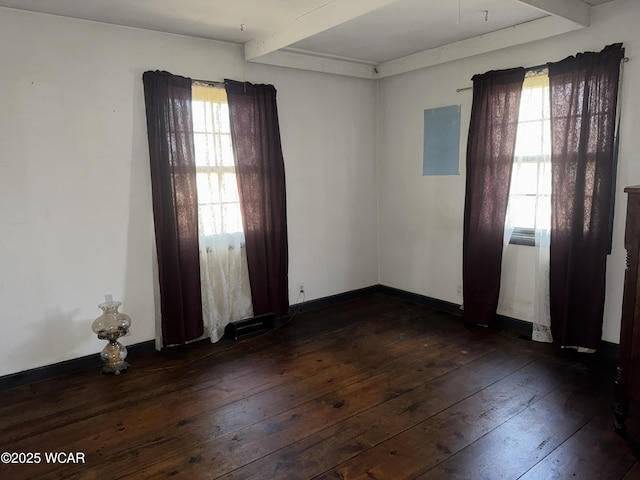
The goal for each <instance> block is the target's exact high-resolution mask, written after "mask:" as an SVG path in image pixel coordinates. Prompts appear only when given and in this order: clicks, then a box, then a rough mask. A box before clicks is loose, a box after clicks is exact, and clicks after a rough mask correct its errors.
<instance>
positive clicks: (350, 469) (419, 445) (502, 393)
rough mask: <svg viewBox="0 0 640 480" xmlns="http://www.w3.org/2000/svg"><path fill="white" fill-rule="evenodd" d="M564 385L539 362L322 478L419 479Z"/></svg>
mask: <svg viewBox="0 0 640 480" xmlns="http://www.w3.org/2000/svg"><path fill="white" fill-rule="evenodd" d="M550 374H551V375H550ZM561 382H562V376H561V375H560V374H558V372H550V370H549V369H548V366H547V361H546V360H544V359H543V360H537V361H535V362H532V363H530V364H528V365H526V366H525V367H523V368H521V369H518V370H516V371H514V372H513V373H511V374H510V375H508V376H506V377H504V378H503V379H501V380H500V381H498V382H496V383H494V384H492V385H489V386H487V387H485V388H484V389H482V390H480V391H478V392H475V393H474V394H473V395H471V396H469V397H467V398H465V399H462V400H461V401H460V402H457V403H454V404H452V405H451V406H450V407H448V408H447V409H445V410H443V411H441V412H438V413H437V414H436V415H434V416H432V417H430V418H425V419H424V421H421V422H419V423H416V424H415V425H414V426H412V427H411V428H408V429H407V430H405V431H403V432H400V433H399V434H398V435H397V436H394V437H391V438H389V439H388V440H387V441H385V442H383V443H380V444H379V445H376V446H375V447H373V448H371V449H370V450H369V451H368V452H366V453H363V454H362V455H359V456H357V457H355V458H353V459H352V460H351V461H349V462H346V463H344V464H342V465H340V466H339V467H337V468H335V469H333V470H332V471H329V472H328V473H326V474H325V475H323V476H321V477H320V478H324V479H329V478H341V476H342V477H344V478H350V479H351V478H371V476H372V475H373V476H374V477H375V478H386V479H390V478H394V479H401V478H415V477H416V476H418V475H420V474H421V473H422V472H424V471H426V470H427V469H429V468H431V467H433V466H435V465H437V464H438V463H440V462H442V461H444V460H446V459H447V458H449V457H451V456H452V455H454V454H455V453H456V452H458V451H460V450H462V449H463V448H464V447H466V446H468V445H470V444H472V443H473V442H475V441H476V440H478V439H479V438H481V437H483V436H484V435H486V434H487V433H488V432H490V431H491V430H493V429H494V428H496V427H497V426H499V425H501V424H503V423H504V422H506V421H507V420H509V419H510V418H513V417H514V416H516V415H518V414H519V413H520V412H521V411H522V410H525V409H526V408H528V407H529V406H530V405H532V404H534V403H535V402H536V401H537V400H538V399H540V398H542V397H543V396H545V395H546V394H548V393H549V392H551V391H553V390H554V389H555V388H557V386H558V385H560V383H561ZM435 478H437V477H435ZM443 478H444V477H443Z"/></svg>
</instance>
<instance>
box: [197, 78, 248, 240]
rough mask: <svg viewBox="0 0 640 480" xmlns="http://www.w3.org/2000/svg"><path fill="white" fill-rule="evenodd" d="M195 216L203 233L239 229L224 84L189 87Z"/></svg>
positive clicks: (226, 231)
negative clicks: (195, 199) (190, 94)
mask: <svg viewBox="0 0 640 480" xmlns="http://www.w3.org/2000/svg"><path fill="white" fill-rule="evenodd" d="M192 108H193V140H194V149H195V160H196V178H197V189H198V216H199V218H200V226H201V228H202V229H203V232H202V234H204V235H205V236H211V235H220V234H225V233H226V234H233V233H241V232H242V216H241V214H240V198H239V196H238V185H237V182H236V171H235V166H234V158H233V146H232V143H231V127H230V124H229V105H228V104H227V95H226V92H225V90H224V89H223V88H216V87H212V86H208V85H207V86H201V85H198V84H194V85H193V87H192Z"/></svg>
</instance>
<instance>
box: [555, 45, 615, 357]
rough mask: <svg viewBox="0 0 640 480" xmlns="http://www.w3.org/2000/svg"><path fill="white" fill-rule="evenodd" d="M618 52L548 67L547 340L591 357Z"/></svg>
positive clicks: (597, 325)
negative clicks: (549, 211) (588, 352)
mask: <svg viewBox="0 0 640 480" xmlns="http://www.w3.org/2000/svg"><path fill="white" fill-rule="evenodd" d="M623 57H624V50H623V49H622V45H621V44H616V45H612V46H609V47H607V48H605V49H604V50H603V51H602V52H600V53H594V52H588V53H583V54H579V55H577V56H575V57H569V58H566V59H565V60H562V61H561V62H557V63H551V64H549V83H550V87H551V143H552V157H551V162H552V192H553V193H552V199H551V202H552V214H551V247H550V265H549V276H550V309H551V333H552V334H553V338H554V341H555V342H556V343H558V344H559V345H560V346H575V347H586V348H594V349H597V348H598V347H599V345H600V339H601V337H602V319H603V313H604V299H605V271H606V257H607V253H608V252H609V246H610V238H611V237H610V231H609V230H610V226H611V220H612V218H611V215H612V202H613V196H614V193H615V192H614V182H615V177H614V174H615V163H614V132H615V124H616V105H617V99H618V83H619V73H620V61H621V60H622V58H623Z"/></svg>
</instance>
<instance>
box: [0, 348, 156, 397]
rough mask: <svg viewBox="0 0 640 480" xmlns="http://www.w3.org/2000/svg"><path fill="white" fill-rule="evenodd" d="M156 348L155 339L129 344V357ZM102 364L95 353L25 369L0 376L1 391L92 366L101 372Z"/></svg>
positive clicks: (97, 371)
mask: <svg viewBox="0 0 640 480" xmlns="http://www.w3.org/2000/svg"><path fill="white" fill-rule="evenodd" d="M155 348H156V347H155V341H154V340H148V341H146V342H141V343H136V344H134V345H127V351H128V352H129V353H128V356H129V358H131V357H135V356H138V355H143V354H145V353H149V352H152V351H154V350H155ZM102 364H103V363H102V359H101V358H100V354H99V353H95V354H93V355H87V356H84V357H79V358H73V359H71V360H65V361H64V362H58V363H54V364H51V365H45V366H44V367H38V368H32V369H30V370H24V371H22V372H17V373H11V374H9V375H4V376H2V377H0V391H2V390H7V389H9V388H13V387H19V386H20V385H26V384H29V383H33V382H37V381H40V380H46V379H49V378H53V377H58V376H60V375H65V374H67V373H74V372H79V371H81V370H88V369H90V368H96V373H99V371H100V370H99V369H100V367H101V366H102Z"/></svg>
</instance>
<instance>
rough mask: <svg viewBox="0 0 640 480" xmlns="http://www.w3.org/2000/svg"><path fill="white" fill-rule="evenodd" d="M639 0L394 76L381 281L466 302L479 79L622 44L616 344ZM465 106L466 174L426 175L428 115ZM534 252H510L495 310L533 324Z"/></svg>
mask: <svg viewBox="0 0 640 480" xmlns="http://www.w3.org/2000/svg"><path fill="white" fill-rule="evenodd" d="M638 19H640V2H637V1H635V0H616V1H615V2H612V3H609V4H605V5H602V6H600V7H596V8H594V9H593V10H592V26H591V28H589V29H585V30H581V31H577V32H573V33H569V34H566V35H562V36H559V37H555V38H552V39H548V40H545V41H540V42H535V43H532V44H528V45H524V46H520V47H513V48H508V49H504V50H500V51H496V52H492V53H490V54H485V55H480V56H476V57H472V58H469V59H465V60H461V61H456V62H451V63H448V64H444V65H439V66H437V67H433V68H428V69H424V70H420V71H416V72H411V73H407V74H404V75H399V76H396V77H391V78H387V79H385V80H383V81H381V82H380V85H379V88H380V100H379V102H380V103H379V112H378V114H379V119H380V124H379V131H380V138H379V153H378V154H379V160H378V161H379V189H378V191H379V205H380V206H379V217H380V227H379V242H380V253H379V258H380V283H382V284H384V285H389V286H392V287H396V288H401V289H404V290H408V291H411V292H415V293H419V294H422V295H427V296H430V297H435V298H438V299H442V300H446V301H450V302H454V303H461V301H462V298H461V296H460V295H459V291H458V288H459V286H460V285H462V226H463V209H464V188H465V180H464V179H465V177H464V174H465V165H464V155H465V152H466V135H467V131H468V128H469V117H470V110H471V99H472V92H471V91H470V90H467V91H464V92H460V93H456V88H461V87H467V86H471V81H470V79H471V77H472V76H473V75H474V74H476V73H484V72H486V71H489V70H494V69H502V68H510V67H515V66H525V67H526V66H533V65H539V64H542V63H546V62H547V61H557V60H560V59H562V58H564V57H566V56H568V55H574V54H575V53H577V52H583V51H589V50H592V51H599V50H601V49H602V48H603V47H604V46H605V45H608V44H611V43H616V42H623V43H624V46H625V48H626V55H627V57H629V58H630V62H628V63H626V64H625V66H624V84H623V89H622V101H623V112H622V115H623V118H622V131H621V144H620V163H619V171H618V187H619V188H618V191H617V197H616V202H617V203H616V211H615V233H614V238H613V241H614V250H613V253H612V255H611V256H610V257H609V261H608V274H607V299H606V305H605V323H604V332H603V339H604V340H607V341H610V342H615V343H618V341H619V333H620V308H621V299H622V284H623V279H624V264H625V252H624V247H623V231H624V216H625V212H626V198H625V194H624V193H623V187H624V186H627V185H631V184H638V183H640V162H638V158H637V156H638V152H639V151H640V135H638V132H639V131H640V92H639V91H638V89H637V88H632V87H634V86H635V85H637V84H638V83H640V58H638V56H637V55H638V54H637V52H638V50H639V49H640V31H639V30H638V28H637V20H638ZM456 104H460V105H461V106H462V115H461V117H462V118H461V120H462V127H461V130H462V133H461V137H462V138H461V141H460V152H461V156H460V157H461V158H460V175H459V176H446V177H423V176H422V175H421V174H422V134H423V132H422V128H423V120H422V115H423V111H424V110H425V109H427V108H435V107H441V106H446V105H456ZM536 256H537V252H536V249H535V248H532V247H523V246H514V245H510V246H509V247H507V251H506V252H505V257H504V262H503V279H502V292H501V301H500V305H499V308H498V312H499V313H502V314H504V315H509V316H512V317H515V318H519V319H523V320H529V321H530V320H532V318H533V303H532V301H533V288H534V285H535V277H534V272H533V270H534V268H535V265H536Z"/></svg>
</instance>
